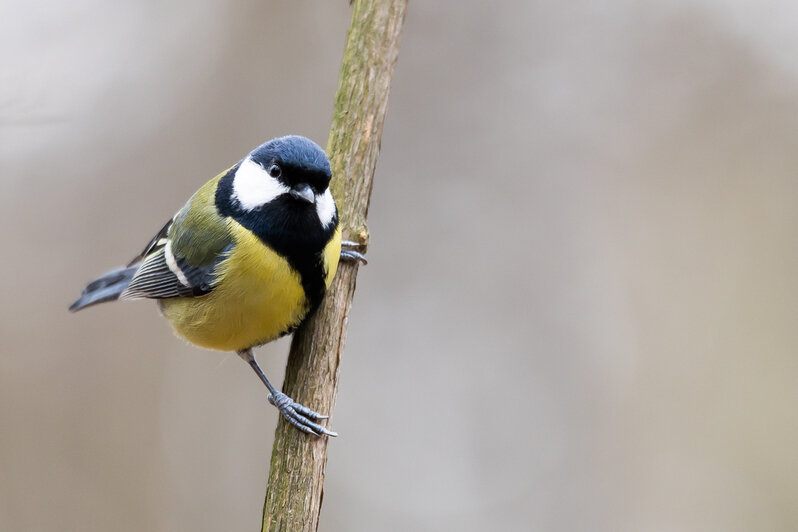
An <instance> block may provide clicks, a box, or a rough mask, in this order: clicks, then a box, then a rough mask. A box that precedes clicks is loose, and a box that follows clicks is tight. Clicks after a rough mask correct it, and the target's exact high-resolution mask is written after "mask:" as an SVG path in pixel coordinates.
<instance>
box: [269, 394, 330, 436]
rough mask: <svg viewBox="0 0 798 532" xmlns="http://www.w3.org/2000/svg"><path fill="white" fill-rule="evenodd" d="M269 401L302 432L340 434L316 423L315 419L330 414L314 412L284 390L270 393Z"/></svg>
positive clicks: (318, 434) (316, 434) (320, 418)
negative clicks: (274, 393) (283, 391)
mask: <svg viewBox="0 0 798 532" xmlns="http://www.w3.org/2000/svg"><path fill="white" fill-rule="evenodd" d="M269 402H270V403H271V404H273V405H274V406H276V407H277V410H279V411H280V413H281V414H282V415H283V417H284V418H285V419H287V420H288V422H289V423H291V424H292V425H293V426H295V427H296V428H298V429H299V430H301V431H302V432H307V433H308V434H313V435H314V436H321V435H322V434H326V435H327V436H338V433H337V432H333V431H331V430H327V429H326V428H324V427H322V426H321V425H319V424H318V423H315V421H319V420H322V419H327V418H328V417H329V416H325V415H323V414H319V413H318V412H314V411H313V410H311V409H310V408H308V407H306V406H304V405H301V404H299V403H297V402H296V401H294V400H293V399H291V398H290V397H288V396H287V395H285V394H284V393H282V392H277V394H276V395H270V396H269Z"/></svg>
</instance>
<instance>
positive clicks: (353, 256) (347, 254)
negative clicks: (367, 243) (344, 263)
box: [341, 249, 369, 265]
mask: <svg viewBox="0 0 798 532" xmlns="http://www.w3.org/2000/svg"><path fill="white" fill-rule="evenodd" d="M341 260H348V261H360V262H362V263H363V264H364V265H365V264H368V263H369V261H367V260H366V257H365V256H364V255H363V254H362V253H358V252H357V251H353V250H351V249H342V250H341Z"/></svg>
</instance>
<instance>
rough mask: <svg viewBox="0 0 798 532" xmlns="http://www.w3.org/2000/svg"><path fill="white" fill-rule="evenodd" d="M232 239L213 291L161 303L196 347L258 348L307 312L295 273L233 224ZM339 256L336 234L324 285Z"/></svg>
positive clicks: (326, 255) (327, 254) (338, 233)
mask: <svg viewBox="0 0 798 532" xmlns="http://www.w3.org/2000/svg"><path fill="white" fill-rule="evenodd" d="M229 223H230V230H231V234H232V235H233V238H234V240H235V246H234V247H233V250H232V252H231V253H230V256H229V257H228V258H226V259H225V260H223V261H222V263H221V264H220V266H219V268H220V275H219V277H218V279H219V280H218V281H217V283H216V285H215V288H214V289H213V290H212V291H211V292H210V293H209V294H208V295H205V296H201V297H190V298H172V299H163V300H161V310H162V311H163V314H164V316H165V317H166V319H167V320H169V322H170V323H171V324H172V327H173V328H174V330H175V332H176V333H177V334H178V336H181V337H183V338H185V339H186V340H188V341H189V342H191V343H193V344H196V345H198V346H200V347H205V348H208V349H218V350H221V351H236V350H240V349H246V348H248V347H253V346H256V345H260V344H264V343H266V342H270V341H272V340H274V339H276V338H277V337H278V336H279V335H280V334H281V333H283V332H285V331H286V330H288V329H289V328H291V327H294V326H296V325H298V324H299V323H300V322H301V321H302V320H303V319H304V318H305V316H306V314H307V312H308V310H309V309H308V303H307V301H306V298H305V292H304V290H303V289H302V283H301V280H300V276H299V274H298V273H297V272H296V271H294V270H293V269H292V268H291V266H290V265H289V264H288V261H286V260H285V259H284V258H283V257H281V256H280V255H278V254H277V253H275V252H274V251H272V250H271V249H270V248H269V247H267V246H266V245H264V244H263V242H261V241H260V239H258V237H257V236H255V235H254V234H253V233H252V232H250V231H248V230H247V229H245V228H244V227H242V226H241V225H240V224H239V223H238V222H235V221H233V220H232V219H230V220H229ZM340 254H341V231H340V229H338V230H337V231H336V232H335V235H334V236H333V238H332V240H331V241H330V243H329V244H328V245H327V247H326V248H325V250H324V261H325V264H326V265H327V279H326V284H327V286H328V287H329V285H330V283H331V282H332V278H333V276H334V275H335V270H336V269H337V267H338V259H339V257H340Z"/></svg>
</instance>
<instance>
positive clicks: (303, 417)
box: [236, 349, 338, 436]
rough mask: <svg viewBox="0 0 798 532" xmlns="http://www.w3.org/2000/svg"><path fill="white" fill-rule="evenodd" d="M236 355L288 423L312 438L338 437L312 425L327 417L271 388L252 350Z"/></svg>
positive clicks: (334, 433)
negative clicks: (266, 391) (252, 373)
mask: <svg viewBox="0 0 798 532" xmlns="http://www.w3.org/2000/svg"><path fill="white" fill-rule="evenodd" d="M236 353H238V356H240V357H241V358H243V359H244V360H245V361H246V362H247V364H249V365H250V367H251V368H252V369H253V371H255V373H257V375H258V377H260V380H262V381H263V384H265V385H266V388H268V389H269V402H270V403H271V404H273V405H274V406H276V407H277V409H278V410H279V411H280V413H281V414H282V415H283V417H284V418H285V419H287V420H288V422H289V423H291V424H292V425H293V426H295V427H296V428H298V429H299V430H301V431H302V432H307V433H308V434H313V435H314V436H321V435H322V434H326V435H327V436H338V433H336V432H333V431H331V430H327V429H326V428H324V427H322V426H321V425H319V424H318V423H314V421H318V420H320V419H327V418H328V417H329V416H325V415H322V414H319V413H318V412H314V411H313V410H311V409H310V408H308V407H306V406H303V405H301V404H299V403H297V402H296V401H294V400H293V399H291V398H290V397H288V396H287V395H285V394H284V393H283V392H280V391H277V388H275V387H274V386H272V383H270V382H269V379H267V378H266V374H265V373H263V370H262V369H260V366H258V363H257V362H256V361H255V355H253V354H252V349H242V350H241V351H236Z"/></svg>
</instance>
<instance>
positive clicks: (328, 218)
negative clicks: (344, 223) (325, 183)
mask: <svg viewBox="0 0 798 532" xmlns="http://www.w3.org/2000/svg"><path fill="white" fill-rule="evenodd" d="M316 214H317V215H318V216H319V221H321V225H322V226H323V227H325V228H326V227H329V225H330V224H331V223H332V220H333V216H335V200H333V197H332V192H330V189H329V188H328V189H327V190H325V191H324V194H322V195H320V196H316Z"/></svg>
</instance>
